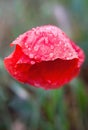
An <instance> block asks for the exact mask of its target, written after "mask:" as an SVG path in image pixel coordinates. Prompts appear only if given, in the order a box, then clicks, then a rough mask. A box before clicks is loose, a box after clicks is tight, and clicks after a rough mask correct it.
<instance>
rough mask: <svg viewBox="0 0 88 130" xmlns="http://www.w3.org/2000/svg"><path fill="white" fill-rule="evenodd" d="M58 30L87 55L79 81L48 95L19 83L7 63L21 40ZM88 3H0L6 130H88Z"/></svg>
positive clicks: (1, 102) (0, 117)
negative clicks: (41, 29) (38, 30)
mask: <svg viewBox="0 0 88 130" xmlns="http://www.w3.org/2000/svg"><path fill="white" fill-rule="evenodd" d="M43 24H54V25H56V26H58V27H60V28H61V29H62V30H63V31H65V32H66V33H67V34H68V35H69V36H70V37H71V38H72V39H73V41H75V42H76V43H77V44H78V45H79V46H80V47H82V48H83V50H84V51H85V54H86V60H85V63H84V65H83V67H82V70H81V74H80V75H79V78H76V79H75V80H73V81H72V82H70V83H69V84H68V85H66V86H65V87H63V88H61V89H58V90H51V91H45V90H43V89H36V88H34V87H32V86H28V85H24V84H20V83H18V82H16V81H15V80H14V79H12V77H11V76H10V75H9V74H8V73H7V72H6V70H5V68H4V65H3V58H4V57H5V56H7V55H8V54H9V53H10V52H11V50H12V48H10V47H9V44H10V43H11V41H13V40H14V39H15V38H16V37H17V36H18V35H19V34H21V33H23V32H25V31H27V30H29V29H31V28H32V27H36V26H40V25H43ZM87 42H88V0H0V130H88V43H87Z"/></svg>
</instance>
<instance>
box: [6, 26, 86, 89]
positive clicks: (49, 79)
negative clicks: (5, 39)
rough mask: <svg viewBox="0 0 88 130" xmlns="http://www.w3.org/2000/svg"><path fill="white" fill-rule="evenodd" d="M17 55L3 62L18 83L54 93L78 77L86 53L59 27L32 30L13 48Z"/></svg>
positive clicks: (15, 43) (10, 56)
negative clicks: (53, 91) (51, 90)
mask: <svg viewBox="0 0 88 130" xmlns="http://www.w3.org/2000/svg"><path fill="white" fill-rule="evenodd" d="M13 45H16V48H15V51H14V52H13V53H12V54H11V55H9V56H8V57H6V58H5V59H4V64H5V67H6V69H7V71H8V72H9V73H10V74H11V75H12V76H13V77H14V78H15V79H17V80H18V81H20V82H23V83H27V84H29V85H32V86H35V87H42V88H44V89H55V88H59V87H61V86H62V85H64V84H66V83H68V82H69V81H70V80H71V79H73V78H74V77H75V76H77V75H78V74H79V71H80V67H81V65H82V63H83V61H84V53H83V51H82V49H80V48H79V47H78V46H77V45H76V44H75V43H74V42H73V41H71V40H70V39H69V38H68V36H67V35H66V34H65V33H64V32H63V31H62V30H60V29H59V28H58V27H56V26H52V25H46V26H41V27H37V28H33V29H32V30H29V31H27V32H25V33H24V34H22V35H20V36H19V37H18V38H17V39H16V40H15V41H13V42H12V43H11V46H13Z"/></svg>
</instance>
